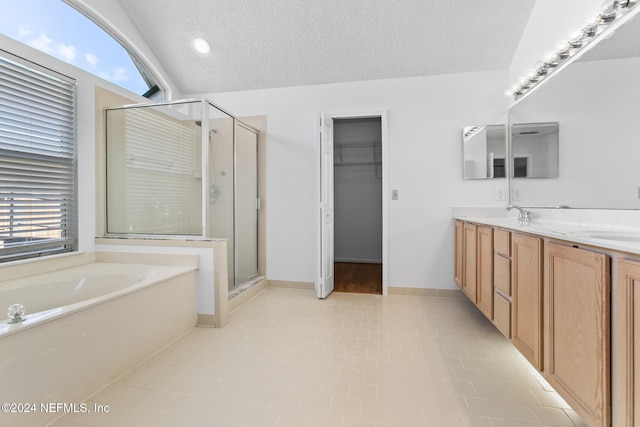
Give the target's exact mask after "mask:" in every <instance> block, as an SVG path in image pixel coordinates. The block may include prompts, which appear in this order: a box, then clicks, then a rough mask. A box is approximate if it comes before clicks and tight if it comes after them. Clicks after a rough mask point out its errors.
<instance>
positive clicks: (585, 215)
mask: <svg viewBox="0 0 640 427" xmlns="http://www.w3.org/2000/svg"><path fill="white" fill-rule="evenodd" d="M525 209H527V210H530V211H531V212H532V213H531V222H530V223H529V224H527V225H520V224H519V223H518V219H517V218H518V210H517V209H512V210H511V211H510V212H507V210H506V209H505V208H473V207H471V208H468V207H454V208H453V218H455V219H459V220H463V221H469V222H474V223H478V224H485V225H491V226H495V227H501V228H507V229H511V230H514V231H518V232H521V233H530V234H535V235H539V236H543V237H550V238H554V239H559V240H565V241H568V242H575V243H581V244H584V245H589V246H597V247H600V248H605V249H612V250H616V251H622V252H628V253H633V254H639V255H640V211H633V210H613V209H612V210H601V209H539V208H525Z"/></svg>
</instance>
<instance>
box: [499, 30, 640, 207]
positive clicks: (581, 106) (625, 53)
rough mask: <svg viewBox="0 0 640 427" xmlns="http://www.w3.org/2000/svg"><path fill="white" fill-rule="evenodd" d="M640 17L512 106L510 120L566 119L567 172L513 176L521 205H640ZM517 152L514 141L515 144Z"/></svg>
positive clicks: (561, 153) (563, 162) (562, 158)
mask: <svg viewBox="0 0 640 427" xmlns="http://www.w3.org/2000/svg"><path fill="white" fill-rule="evenodd" d="M639 75H640V19H638V18H637V17H636V19H634V20H630V21H629V22H626V23H625V24H624V25H622V26H621V27H620V28H618V29H617V31H616V32H615V33H614V34H613V35H612V36H611V37H610V38H608V39H604V40H602V41H600V42H599V43H598V44H596V45H593V47H592V48H591V49H590V50H588V51H587V52H585V53H584V54H583V55H582V57H581V58H580V59H579V60H577V61H575V62H573V63H572V64H570V65H568V66H567V67H566V68H565V69H563V70H561V71H559V72H558V73H557V74H555V75H554V76H552V77H551V78H549V79H548V80H546V81H545V82H544V83H543V84H542V85H540V86H539V87H537V88H536V89H535V90H534V91H532V92H531V93H529V94H528V95H527V96H526V97H524V98H522V99H521V100H520V101H519V102H517V103H516V104H515V105H514V106H512V107H511V108H510V111H509V121H510V123H512V124H519V123H549V122H559V123H560V124H561V127H562V129H561V139H562V143H561V144H559V146H558V163H559V165H560V173H559V174H558V175H557V177H556V178H553V179H518V178H517V177H516V178H512V179H511V181H510V186H511V189H512V192H511V194H512V195H517V197H514V198H512V201H513V202H515V203H517V204H520V205H522V206H530V207H536V206H539V207H548V206H558V205H568V206H570V207H572V208H592V209H640V166H639V165H638V159H640V140H639V138H638V133H637V130H636V127H637V123H638V115H639V114H640V79H639V78H638V76H639ZM514 151H515V146H514Z"/></svg>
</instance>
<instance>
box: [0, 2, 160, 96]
mask: <svg viewBox="0 0 640 427" xmlns="http://www.w3.org/2000/svg"><path fill="white" fill-rule="evenodd" d="M0 33H3V34H5V35H6V36H8V37H11V38H13V39H15V40H17V41H19V42H21V43H24V44H26V45H29V46H31V47H33V48H35V49H38V50H41V51H43V52H45V53H47V54H49V55H51V56H53V57H56V58H58V59H60V60H62V61H64V62H67V63H69V64H72V65H74V66H76V67H78V68H81V69H83V70H85V71H87V72H89V73H91V74H94V75H96V76H98V77H100V78H102V79H105V80H108V81H110V82H112V83H114V84H116V85H118V86H121V87H123V88H125V89H128V90H130V91H131V92H133V93H137V94H139V95H143V96H145V97H147V98H152V97H153V99H154V100H161V99H162V97H163V93H162V91H161V90H160V88H158V85H157V81H156V79H155V78H154V77H153V75H152V74H151V73H150V72H149V71H148V70H147V68H146V67H145V66H144V65H143V64H142V62H141V61H139V60H138V59H137V58H136V57H135V56H133V55H131V53H130V52H129V51H128V50H127V49H126V48H125V47H123V45H122V44H120V42H119V41H118V40H116V39H115V38H114V37H113V36H112V35H110V34H108V33H107V32H106V31H105V30H104V29H103V28H102V27H100V26H99V25H97V24H96V23H95V22H94V21H92V20H91V19H89V18H88V17H87V16H85V15H83V14H82V13H80V12H78V11H77V10H76V9H74V8H73V7H71V6H69V5H68V4H65V3H64V2H62V1H52V0H20V1H16V2H11V7H4V8H3V10H2V13H0Z"/></svg>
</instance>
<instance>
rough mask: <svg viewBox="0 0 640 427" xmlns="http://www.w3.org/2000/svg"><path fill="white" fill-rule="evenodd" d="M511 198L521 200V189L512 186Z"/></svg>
mask: <svg viewBox="0 0 640 427" xmlns="http://www.w3.org/2000/svg"><path fill="white" fill-rule="evenodd" d="M511 199H512V200H520V189H519V188H512V189H511Z"/></svg>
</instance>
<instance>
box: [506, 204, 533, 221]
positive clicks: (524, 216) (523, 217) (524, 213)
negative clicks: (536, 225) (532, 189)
mask: <svg viewBox="0 0 640 427" xmlns="http://www.w3.org/2000/svg"><path fill="white" fill-rule="evenodd" d="M511 209H518V211H519V212H520V214H519V215H518V223H519V224H520V225H527V224H529V223H530V222H531V211H528V210H526V209H523V208H521V207H520V206H518V205H509V206H507V212H508V211H510V210H511Z"/></svg>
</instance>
